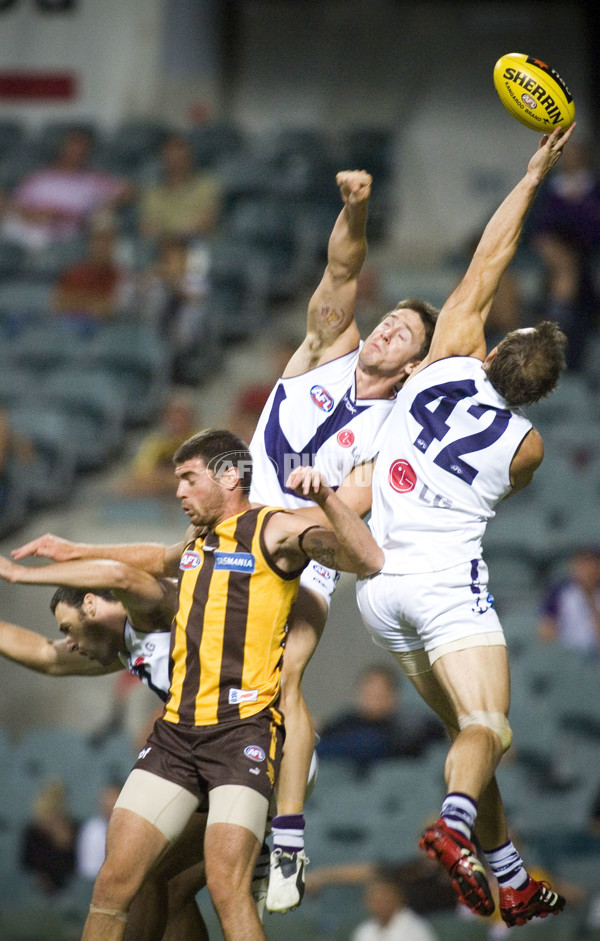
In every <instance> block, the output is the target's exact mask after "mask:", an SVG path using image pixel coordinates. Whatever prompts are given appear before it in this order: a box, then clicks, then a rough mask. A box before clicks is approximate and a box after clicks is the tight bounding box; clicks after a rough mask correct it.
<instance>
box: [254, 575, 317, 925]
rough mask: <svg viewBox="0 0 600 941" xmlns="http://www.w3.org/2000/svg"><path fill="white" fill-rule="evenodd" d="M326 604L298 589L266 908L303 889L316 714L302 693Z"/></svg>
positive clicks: (282, 906)
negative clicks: (314, 719)
mask: <svg viewBox="0 0 600 941" xmlns="http://www.w3.org/2000/svg"><path fill="white" fill-rule="evenodd" d="M327 612H328V608H327V603H326V601H325V599H324V598H322V597H321V596H320V595H317V594H316V593H315V592H312V591H308V590H306V589H304V588H301V589H300V592H299V593H298V598H297V600H296V603H295V604H294V607H293V608H292V611H291V614H290V618H289V624H288V634H287V637H286V645H285V655H284V658H283V671H282V678H281V699H280V708H281V711H282V713H283V717H284V722H285V742H284V746H283V757H282V761H281V767H280V770H279V776H278V781H277V816H275V817H274V818H273V821H272V829H273V852H272V854H271V873H270V878H269V888H268V893H267V902H266V907H267V909H268V910H269V911H276V912H287V911H291V910H292V909H294V908H297V906H298V905H299V904H300V901H301V899H302V896H303V894H304V871H305V867H306V864H307V863H308V859H307V858H306V854H305V853H304V816H303V812H304V801H305V799H306V785H307V781H308V775H309V770H310V763H311V759H312V755H313V751H314V747H315V732H314V726H313V722H312V718H311V715H310V712H309V709H308V706H307V705H306V701H305V699H304V696H303V695H302V677H303V675H304V671H305V669H306V667H307V665H308V663H309V661H310V658H311V657H312V655H313V653H314V652H315V650H316V648H317V645H318V643H319V640H320V639H321V635H322V633H323V629H324V627H325V621H326V619H327Z"/></svg>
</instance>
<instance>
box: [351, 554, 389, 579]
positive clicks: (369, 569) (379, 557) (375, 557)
mask: <svg viewBox="0 0 600 941" xmlns="http://www.w3.org/2000/svg"><path fill="white" fill-rule="evenodd" d="M383 562H384V555H383V550H382V549H380V548H379V546H376V547H375V551H373V552H372V553H370V554H369V556H368V558H366V559H364V560H363V562H362V564H361V566H360V568H361V570H360V571H357V573H356V574H357V575H358V576H359V578H370V576H371V575H377V573H378V572H380V571H381V569H382V568H383Z"/></svg>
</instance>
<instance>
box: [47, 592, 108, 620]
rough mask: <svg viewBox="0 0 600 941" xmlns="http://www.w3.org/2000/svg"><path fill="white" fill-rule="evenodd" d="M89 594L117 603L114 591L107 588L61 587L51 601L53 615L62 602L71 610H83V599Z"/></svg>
mask: <svg viewBox="0 0 600 941" xmlns="http://www.w3.org/2000/svg"><path fill="white" fill-rule="evenodd" d="M88 594H92V595H98V596H99V597H100V598H104V599H105V601H115V596H114V595H113V593H112V591H108V589H106V588H70V587H69V586H68V585H60V587H59V588H57V589H56V591H55V592H54V594H53V595H52V598H51V599H50V610H51V611H52V614H56V608H57V606H58V605H59V604H61V602H62V603H63V604H68V605H69V607H71V608H81V606H82V604H83V599H84V598H85V596H86V595H88Z"/></svg>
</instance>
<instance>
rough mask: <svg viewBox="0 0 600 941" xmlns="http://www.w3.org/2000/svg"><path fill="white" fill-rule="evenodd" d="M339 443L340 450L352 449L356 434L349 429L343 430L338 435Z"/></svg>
mask: <svg viewBox="0 0 600 941" xmlns="http://www.w3.org/2000/svg"><path fill="white" fill-rule="evenodd" d="M337 443H338V444H339V446H340V448H351V447H352V445H353V444H354V432H353V431H351V430H350V429H349V428H342V430H341V431H338V433H337Z"/></svg>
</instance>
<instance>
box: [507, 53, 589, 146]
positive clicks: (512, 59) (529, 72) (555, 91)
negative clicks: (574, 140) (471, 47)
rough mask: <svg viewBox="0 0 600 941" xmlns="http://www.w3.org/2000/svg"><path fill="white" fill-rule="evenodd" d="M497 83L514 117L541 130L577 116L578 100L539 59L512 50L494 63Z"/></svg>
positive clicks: (565, 125)
mask: <svg viewBox="0 0 600 941" xmlns="http://www.w3.org/2000/svg"><path fill="white" fill-rule="evenodd" d="M494 85H495V86H496V91H497V92H498V95H499V97H500V101H501V102H502V104H503V105H504V107H505V108H506V110H507V111H509V112H510V113H511V114H512V116H513V118H516V119H517V121H520V122H521V124H524V125H525V127H530V128H531V129H532V130H534V131H539V132H540V133H541V134H549V133H550V132H551V131H553V130H554V128H555V127H557V126H560V127H562V128H563V130H565V131H566V129H567V128H568V127H570V126H571V124H572V123H573V121H574V120H575V102H574V101H573V96H572V95H571V93H570V91H569V89H568V88H567V86H566V85H565V83H564V82H563V80H562V78H561V77H560V75H559V74H558V72H555V71H554V69H552V68H550V66H549V65H546V63H545V62H542V61H541V60H540V59H536V58H534V57H533V56H527V55H524V54H523V53H521V52H510V53H509V54H508V55H506V56H502V58H500V59H498V61H497V62H496V65H495V66H494Z"/></svg>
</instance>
